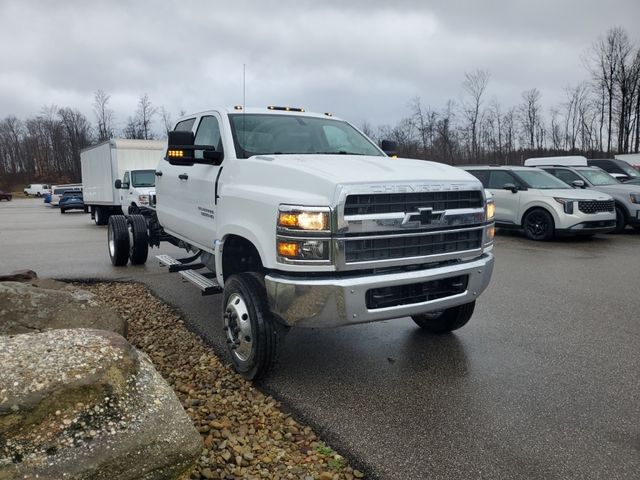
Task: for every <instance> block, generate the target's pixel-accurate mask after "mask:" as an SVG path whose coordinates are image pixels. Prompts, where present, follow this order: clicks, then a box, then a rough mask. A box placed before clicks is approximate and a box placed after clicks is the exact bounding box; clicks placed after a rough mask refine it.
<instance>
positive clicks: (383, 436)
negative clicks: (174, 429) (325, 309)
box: [0, 199, 640, 479]
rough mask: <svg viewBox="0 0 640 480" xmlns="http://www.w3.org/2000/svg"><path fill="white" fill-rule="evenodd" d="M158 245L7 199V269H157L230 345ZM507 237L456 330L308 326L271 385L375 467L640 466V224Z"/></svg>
mask: <svg viewBox="0 0 640 480" xmlns="http://www.w3.org/2000/svg"><path fill="white" fill-rule="evenodd" d="M161 252H162V253H169V254H174V255H180V251H179V250H177V249H175V248H173V247H169V248H163V249H162V250H161ZM157 253H160V252H158V250H152V251H151V253H150V260H149V261H148V262H147V264H146V265H144V266H140V267H127V268H114V267H112V266H111V264H110V262H109V258H108V254H107V250H106V228H105V227H97V226H95V225H94V224H93V223H92V222H90V219H89V216H88V215H86V214H82V213H75V212H69V213H68V214H65V215H60V213H59V212H58V211H57V210H56V209H52V208H49V207H48V206H44V205H43V204H42V201H41V200H19V199H18V200H14V201H13V202H10V203H7V202H2V203H0V271H10V270H14V269H23V268H31V269H33V270H35V271H37V272H38V274H39V275H40V276H52V277H56V278H67V279H68V278H75V279H77V278H91V279H96V278H104V279H135V280H137V281H142V282H144V283H146V284H147V285H149V287H150V288H151V289H152V290H153V291H154V292H155V293H156V294H157V295H158V296H160V297H161V298H162V299H163V300H165V301H166V302H168V303H170V304H172V305H174V306H175V307H176V308H178V309H179V310H181V311H182V312H183V314H184V316H185V318H186V320H187V322H188V324H189V325H190V326H191V328H192V329H193V330H195V331H198V332H199V333H200V334H201V335H202V336H204V337H205V338H206V339H207V340H209V341H210V342H211V343H212V345H213V346H214V347H215V348H216V349H217V350H218V351H219V352H224V347H223V336H222V331H221V328H220V325H221V323H220V317H219V311H220V305H219V301H220V300H219V298H218V297H201V296H200V294H199V292H198V291H197V290H196V289H195V288H194V287H192V286H190V285H188V284H184V283H182V282H181V281H180V279H179V278H178V277H177V274H168V273H166V270H163V269H162V268H161V267H159V266H158V265H157V263H156V262H155V261H153V257H152V255H155V254H157ZM495 253H496V266H495V270H494V276H493V279H492V283H491V285H490V286H489V289H488V290H487V291H486V292H485V293H484V294H483V295H482V296H481V298H480V300H479V302H478V305H477V307H476V313H475V315H474V317H473V319H472V320H471V322H470V323H469V324H468V325H467V326H466V327H464V328H463V329H461V330H459V331H458V332H456V333H455V334H454V335H447V336H441V337H435V336H430V335H426V334H423V333H422V332H421V331H419V330H418V329H417V328H416V327H415V326H414V324H413V322H412V321H411V320H410V319H407V318H404V319H398V320H393V321H386V322H381V323H375V324H369V325H361V326H353V327H345V328H339V329H331V330H303V329H294V330H291V332H290V333H289V335H288V337H287V340H286V345H285V349H284V351H283V354H282V361H281V364H280V367H279V369H278V370H277V371H276V372H275V373H274V374H273V375H271V377H269V378H268V379H267V380H264V381H262V382H260V383H259V384H258V387H259V388H261V389H263V390H264V391H266V392H268V393H270V394H272V395H274V396H275V397H276V398H278V399H279V400H281V401H282V402H283V403H284V404H285V406H286V408H288V409H290V410H291V411H293V412H294V413H295V414H297V415H298V416H299V417H300V418H301V419H302V420H303V421H305V422H307V423H309V424H311V425H312V426H313V427H314V428H315V429H316V431H318V432H319V433H320V434H321V435H322V436H323V437H324V438H325V439H326V440H327V441H328V442H329V443H330V444H331V445H332V446H334V447H335V448H337V449H339V450H341V451H342V452H344V453H346V454H347V455H348V456H350V457H351V458H352V459H354V460H355V461H356V465H359V466H361V467H362V468H363V469H364V470H365V471H366V472H367V474H368V476H370V477H371V478H385V479H386V478H389V479H426V478H429V479H466V478H486V479H587V478H588V479H601V478H607V479H618V478H621V479H622V478H628V479H632V478H633V479H636V478H638V475H639V473H638V472H640V294H639V292H640V232H634V231H631V230H629V231H628V232H626V233H624V234H622V235H615V236H614V235H599V236H596V237H594V238H591V239H571V238H568V239H562V240H559V241H554V242H547V243H534V242H530V241H528V240H525V239H524V238H522V237H521V236H520V235H518V234H516V233H507V234H500V235H498V237H497V242H496V248H495Z"/></svg>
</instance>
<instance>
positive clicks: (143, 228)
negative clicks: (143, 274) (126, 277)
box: [118, 215, 149, 265]
mask: <svg viewBox="0 0 640 480" xmlns="http://www.w3.org/2000/svg"><path fill="white" fill-rule="evenodd" d="M118 216H120V215H118ZM127 227H128V228H127V232H128V233H127V234H128V235H129V260H131V265H142V264H143V263H144V262H146V261H147V257H148V256H149V235H148V234H147V222H146V220H145V219H144V217H143V216H142V215H130V216H129V218H127Z"/></svg>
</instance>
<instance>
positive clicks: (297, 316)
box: [108, 107, 494, 379]
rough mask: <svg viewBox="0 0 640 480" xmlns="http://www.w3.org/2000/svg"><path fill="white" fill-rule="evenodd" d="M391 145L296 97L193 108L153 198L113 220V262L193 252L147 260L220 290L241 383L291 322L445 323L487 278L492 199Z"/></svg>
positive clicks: (172, 139) (449, 324) (179, 127)
mask: <svg viewBox="0 0 640 480" xmlns="http://www.w3.org/2000/svg"><path fill="white" fill-rule="evenodd" d="M394 148H395V145H394V144H393V143H392V142H383V143H382V149H381V148H378V146H377V145H375V144H374V143H373V142H372V141H371V140H370V139H368V138H367V137H366V136H365V135H364V134H363V133H361V132H360V131H359V130H358V129H356V128H355V127H353V126H352V125H350V124H349V123H348V122H346V121H344V120H340V119H338V118H335V117H333V116H331V115H330V114H313V113H306V112H304V111H303V110H302V109H294V108H285V107H268V108H266V109H243V108H242V107H234V108H223V109H217V110H211V111H206V112H202V113H197V114H193V115H188V116H186V117H183V118H182V119H180V120H178V122H177V123H176V124H175V126H174V129H173V131H171V132H170V133H169V139H168V147H167V151H166V156H165V158H164V159H161V160H160V162H159V164H158V166H157V167H156V171H155V176H156V196H155V197H154V198H153V199H152V202H151V205H150V206H149V208H145V209H142V210H141V214H134V215H129V216H128V217H125V216H122V215H115V216H112V217H110V219H109V229H108V245H109V255H110V257H111V261H112V263H113V264H114V265H126V264H127V263H128V262H129V261H131V263H132V264H141V263H144V262H145V261H146V260H147V255H148V248H149V247H154V246H159V244H160V242H163V241H167V242H170V243H172V244H174V245H176V246H178V247H181V248H184V249H185V250H186V251H187V252H189V254H188V256H187V257H186V258H183V259H174V258H172V257H170V256H167V255H158V256H157V258H158V260H159V261H160V262H161V264H163V265H166V266H167V267H168V269H169V271H171V272H179V274H180V275H182V276H183V277H184V278H186V279H187V280H190V281H191V282H192V283H194V284H195V285H196V286H198V287H199V288H200V289H201V290H202V293H203V294H213V293H222V295H223V301H222V312H221V317H222V318H223V321H222V325H221V326H222V327H223V329H224V332H225V335H226V340H227V345H228V348H229V352H230V356H231V360H232V363H233V365H234V368H235V369H236V370H237V371H238V372H239V373H241V374H242V375H243V376H245V377H246V378H249V379H252V378H255V377H258V376H261V375H264V374H265V373H266V372H268V371H269V369H270V368H272V366H273V365H274V363H275V362H276V359H277V354H278V349H279V346H280V344H281V342H282V340H283V338H284V335H285V333H286V331H287V330H288V329H289V328H290V327H312V328H316V327H336V326H342V325H352V324H358V323H366V322H375V321H380V320H388V319H394V318H400V317H407V316H409V317H411V318H412V319H413V320H414V321H415V323H416V324H417V325H418V326H420V327H422V328H423V329H425V330H427V331H429V332H433V333H447V332H451V331H452V330H455V329H457V328H460V327H462V326H463V325H465V324H466V323H467V322H468V321H469V319H470V318H471V315H472V314H473V310H474V306H475V302H476V299H477V298H478V296H479V295H480V294H481V293H482V291H483V290H484V289H485V288H486V287H487V285H488V283H489V280H490V278H491V273H492V271H493V262H494V259H493V254H492V249H493V235H494V221H493V215H494V206H493V203H492V202H491V201H490V200H487V198H486V197H485V193H484V190H483V187H482V184H481V183H480V182H479V181H478V180H477V179H476V178H475V177H473V176H472V175H470V174H468V173H466V172H464V171H462V170H459V169H457V168H454V167H450V166H447V165H443V164H439V163H433V162H427V161H422V160H410V159H399V158H394V156H389V155H387V153H390V150H393V149H394ZM385 152H386V153H385Z"/></svg>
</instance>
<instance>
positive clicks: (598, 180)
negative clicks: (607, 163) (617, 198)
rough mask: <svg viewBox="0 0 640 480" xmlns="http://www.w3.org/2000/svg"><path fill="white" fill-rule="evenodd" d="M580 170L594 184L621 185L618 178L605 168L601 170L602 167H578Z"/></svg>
mask: <svg viewBox="0 0 640 480" xmlns="http://www.w3.org/2000/svg"><path fill="white" fill-rule="evenodd" d="M578 171H579V172H580V173H581V174H582V175H584V176H585V178H586V179H587V180H589V182H591V184H592V185H595V186H599V185H619V184H620V182H619V181H618V180H616V179H615V178H614V177H612V176H611V175H609V174H608V173H607V172H605V171H604V170H600V169H595V168H593V169H590V168H589V169H588V168H585V169H584V170H583V169H578Z"/></svg>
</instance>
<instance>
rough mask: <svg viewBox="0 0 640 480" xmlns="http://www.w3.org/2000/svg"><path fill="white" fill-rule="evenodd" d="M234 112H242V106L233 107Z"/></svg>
mask: <svg viewBox="0 0 640 480" xmlns="http://www.w3.org/2000/svg"><path fill="white" fill-rule="evenodd" d="M233 109H234V110H242V105H236V106H235V107H233Z"/></svg>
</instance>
